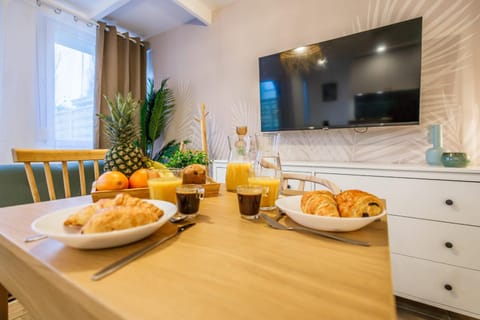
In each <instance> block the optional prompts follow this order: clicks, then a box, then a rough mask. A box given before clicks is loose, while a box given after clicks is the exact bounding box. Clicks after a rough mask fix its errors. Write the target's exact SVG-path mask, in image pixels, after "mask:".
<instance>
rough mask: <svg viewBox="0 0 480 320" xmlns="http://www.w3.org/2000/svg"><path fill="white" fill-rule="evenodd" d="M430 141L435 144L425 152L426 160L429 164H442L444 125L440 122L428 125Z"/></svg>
mask: <svg viewBox="0 0 480 320" xmlns="http://www.w3.org/2000/svg"><path fill="white" fill-rule="evenodd" d="M428 142H430V143H431V144H432V145H433V146H432V147H431V148H429V149H428V150H427V151H426V153H425V160H426V161H427V163H428V164H429V165H432V166H441V165H442V153H443V152H444V150H443V148H442V127H441V125H439V124H432V125H430V126H429V127H428Z"/></svg>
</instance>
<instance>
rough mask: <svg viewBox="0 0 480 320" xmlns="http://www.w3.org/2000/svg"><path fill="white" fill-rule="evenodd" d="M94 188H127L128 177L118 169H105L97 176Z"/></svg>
mask: <svg viewBox="0 0 480 320" xmlns="http://www.w3.org/2000/svg"><path fill="white" fill-rule="evenodd" d="M95 188H96V190H98V191H101V190H120V189H127V188H128V178H127V176H126V175H124V174H123V173H121V172H120V171H107V172H104V173H102V175H100V177H98V179H97V182H96V183H95Z"/></svg>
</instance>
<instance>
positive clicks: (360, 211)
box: [335, 190, 385, 218]
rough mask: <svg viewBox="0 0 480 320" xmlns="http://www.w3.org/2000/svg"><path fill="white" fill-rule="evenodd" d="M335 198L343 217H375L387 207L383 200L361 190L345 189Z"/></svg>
mask: <svg viewBox="0 0 480 320" xmlns="http://www.w3.org/2000/svg"><path fill="white" fill-rule="evenodd" d="M335 199H336V201H337V205H338V211H340V216H342V217H356V218H359V217H373V216H376V215H379V214H380V213H382V212H383V210H384V209H385V206H384V204H383V201H381V200H380V199H379V198H377V197H376V196H374V195H372V194H370V193H368V192H365V191H361V190H345V191H343V192H340V193H339V194H338V195H337V196H336V197H335Z"/></svg>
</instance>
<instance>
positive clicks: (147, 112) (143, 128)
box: [140, 79, 156, 154]
mask: <svg viewBox="0 0 480 320" xmlns="http://www.w3.org/2000/svg"><path fill="white" fill-rule="evenodd" d="M155 95H156V92H155V88H154V81H153V80H152V79H148V87H147V95H146V97H145V100H144V101H143V103H142V106H141V108H140V133H141V137H140V147H141V148H142V150H143V152H144V153H145V154H146V151H147V141H148V123H149V122H150V117H151V114H152V109H153V106H154V103H155Z"/></svg>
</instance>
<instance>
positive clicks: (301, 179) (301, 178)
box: [282, 173, 341, 196]
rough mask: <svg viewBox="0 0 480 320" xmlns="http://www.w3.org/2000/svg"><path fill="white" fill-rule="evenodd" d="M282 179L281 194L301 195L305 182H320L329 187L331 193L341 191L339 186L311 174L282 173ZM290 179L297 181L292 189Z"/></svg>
mask: <svg viewBox="0 0 480 320" xmlns="http://www.w3.org/2000/svg"><path fill="white" fill-rule="evenodd" d="M282 179H283V180H282V195H285V196H293V195H301V194H303V193H305V191H306V190H305V183H306V182H311V183H314V184H320V185H322V186H324V187H326V188H327V189H329V190H330V191H331V192H332V193H333V194H338V193H340V191H341V190H340V188H339V187H337V185H336V184H335V183H333V182H331V181H330V180H327V179H323V178H320V177H316V176H312V175H306V174H301V173H283V177H282ZM290 180H296V181H298V185H297V186H296V187H295V188H294V189H292V188H291V185H289V182H290Z"/></svg>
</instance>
